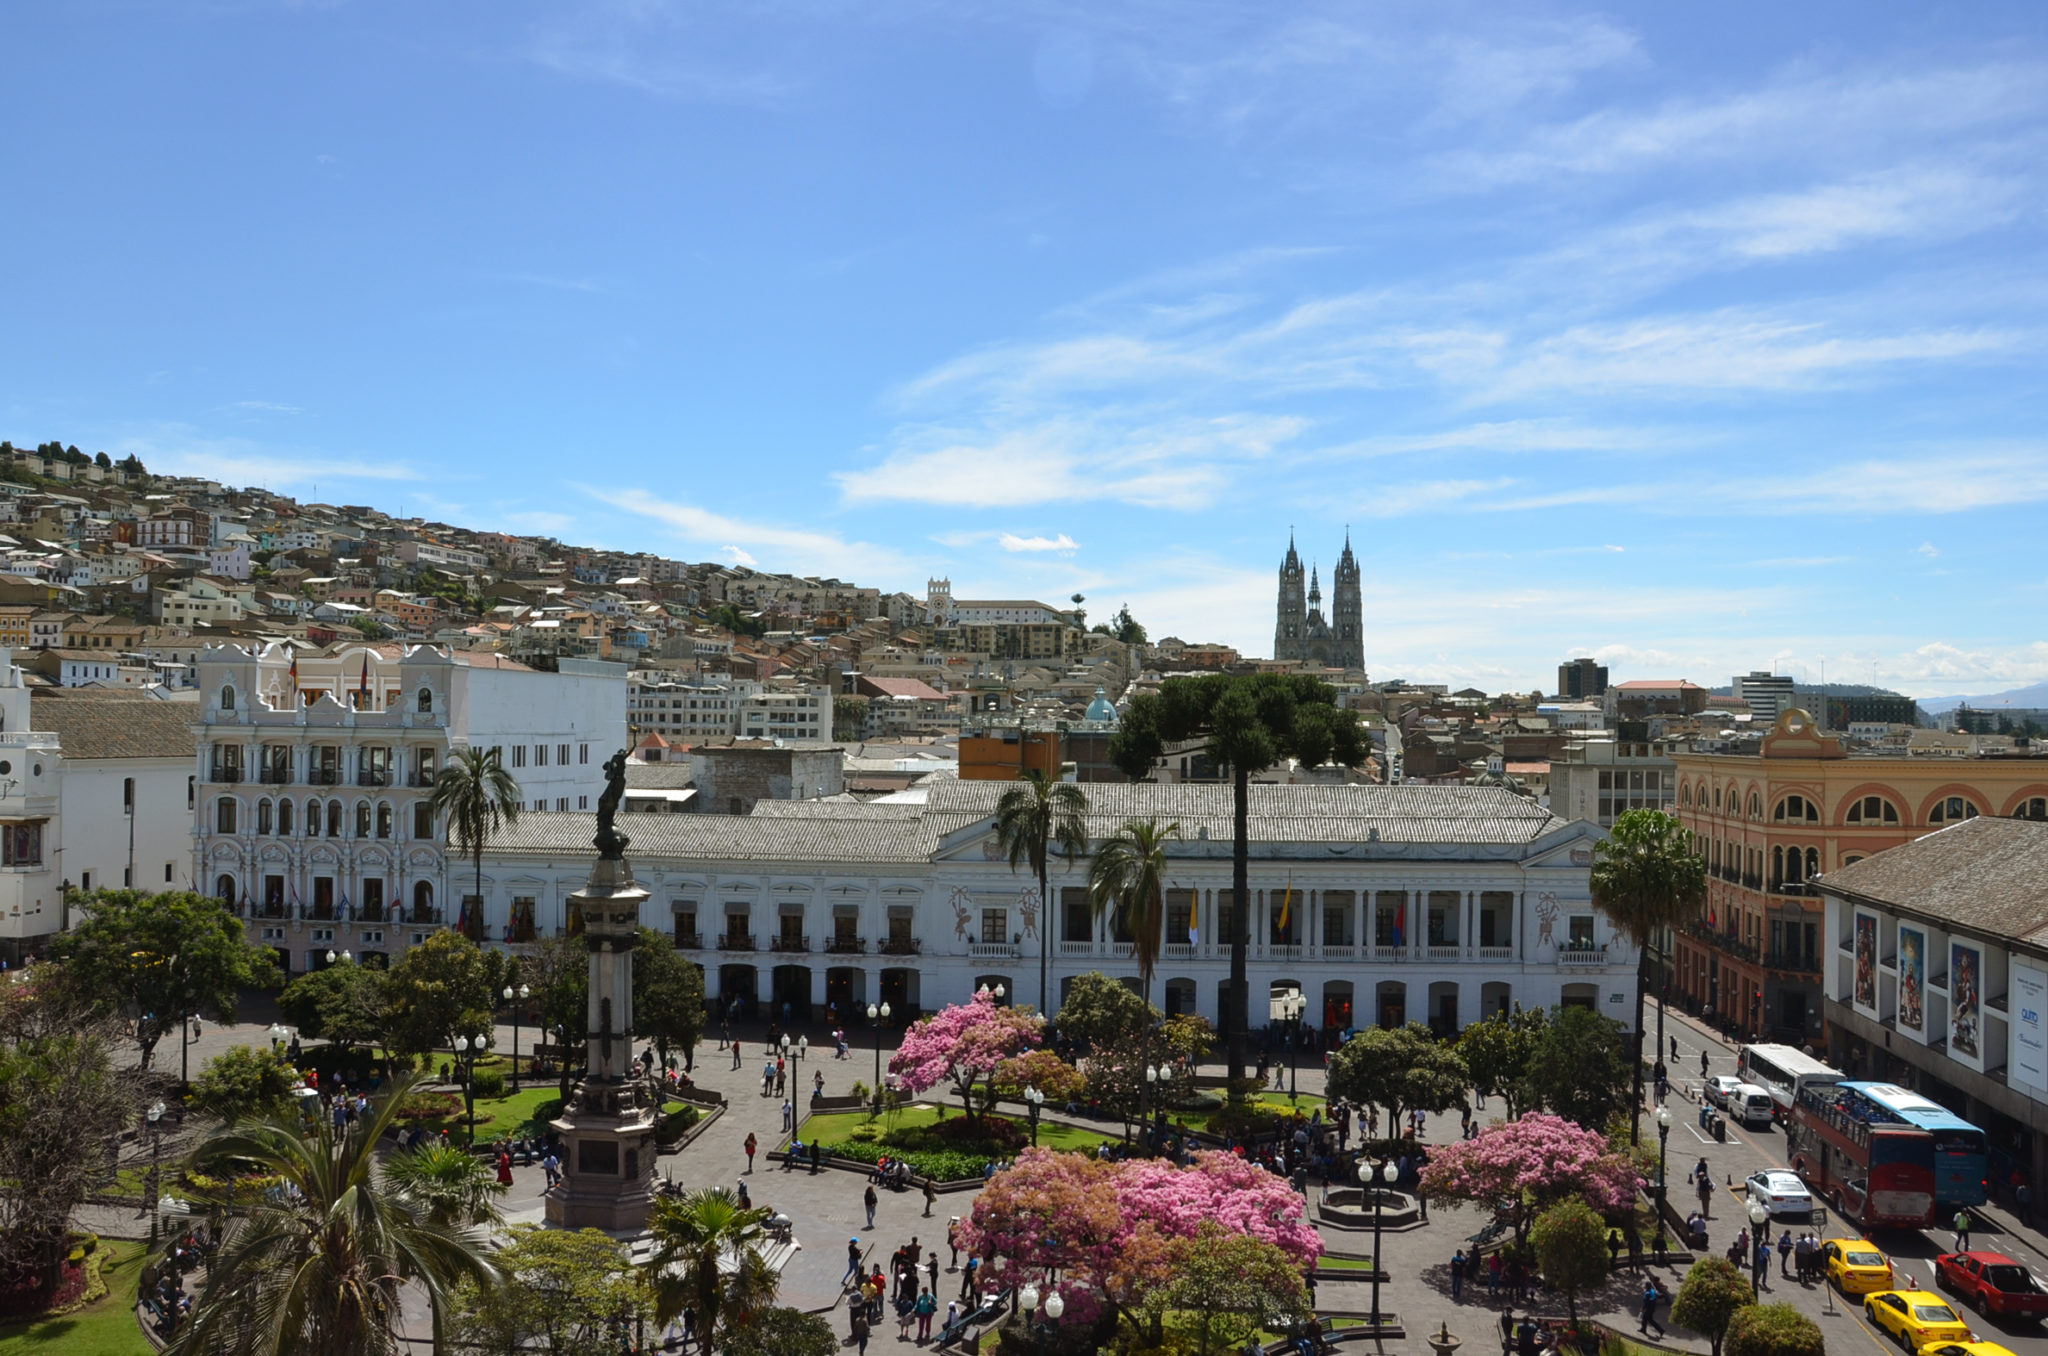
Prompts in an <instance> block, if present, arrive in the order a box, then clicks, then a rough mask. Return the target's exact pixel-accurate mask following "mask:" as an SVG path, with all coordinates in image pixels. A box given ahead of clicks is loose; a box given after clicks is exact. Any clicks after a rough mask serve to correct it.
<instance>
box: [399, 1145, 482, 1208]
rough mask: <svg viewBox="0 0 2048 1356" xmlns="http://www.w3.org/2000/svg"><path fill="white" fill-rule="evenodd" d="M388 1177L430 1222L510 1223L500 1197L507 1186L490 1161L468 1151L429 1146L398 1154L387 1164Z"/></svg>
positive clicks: (400, 1194)
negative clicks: (499, 1177)
mask: <svg viewBox="0 0 2048 1356" xmlns="http://www.w3.org/2000/svg"><path fill="white" fill-rule="evenodd" d="M384 1180H385V1182H386V1184H388V1185H389V1186H390V1187H391V1189H392V1190H393V1191H395V1192H397V1193H398V1195H399V1196H400V1197H401V1198H403V1199H404V1200H405V1201H406V1202H407V1203H408V1204H410V1205H412V1206H414V1207H416V1208H417V1209H419V1210H420V1211H422V1212H423V1213H424V1214H425V1215H426V1217H427V1220H428V1222H430V1223H433V1224H438V1225H441V1226H443V1227H446V1228H452V1229H466V1228H469V1227H470V1226H472V1225H497V1224H501V1223H503V1222H504V1214H503V1213H502V1212H501V1211H500V1210H499V1209H498V1197H500V1196H502V1195H504V1194H505V1190H506V1188H505V1184H504V1183H502V1182H500V1181H499V1180H498V1176H497V1172H496V1170H495V1169H494V1168H492V1167H491V1165H490V1164H489V1163H488V1162H486V1161H485V1160H484V1159H481V1158H479V1157H477V1156H476V1155H475V1154H473V1153H471V1152H470V1151H469V1150H467V1149H458V1148H456V1147H455V1146H454V1145H452V1144H429V1145H427V1146H426V1147H425V1148H421V1149H414V1150H411V1151H409V1152H406V1153H400V1154H393V1155H392V1156H391V1158H390V1159H389V1160H388V1161H387V1162H386V1163H385V1164H384Z"/></svg>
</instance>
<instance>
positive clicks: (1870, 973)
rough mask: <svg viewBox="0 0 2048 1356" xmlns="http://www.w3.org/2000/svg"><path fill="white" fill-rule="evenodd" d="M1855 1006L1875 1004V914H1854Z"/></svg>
mask: <svg viewBox="0 0 2048 1356" xmlns="http://www.w3.org/2000/svg"><path fill="white" fill-rule="evenodd" d="M1856 1006H1857V1007H1859V1008H1875V1007H1876V1006H1877V915H1876V914H1874V913H1859V914H1857V915H1856Z"/></svg>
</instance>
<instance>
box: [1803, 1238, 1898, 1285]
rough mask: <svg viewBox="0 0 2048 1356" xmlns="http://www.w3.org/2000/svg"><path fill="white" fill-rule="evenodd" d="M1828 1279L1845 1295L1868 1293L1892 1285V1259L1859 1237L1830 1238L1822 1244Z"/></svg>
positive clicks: (1822, 1255) (1822, 1257) (1821, 1257)
mask: <svg viewBox="0 0 2048 1356" xmlns="http://www.w3.org/2000/svg"><path fill="white" fill-rule="evenodd" d="M1820 1259H1821V1261H1822V1262H1823V1263H1825V1264H1826V1266H1827V1269H1828V1279H1829V1280H1831V1281H1833V1282H1834V1283H1835V1288H1836V1289H1837V1290H1840V1291H1841V1292H1842V1293H1843V1294H1845V1295H1869V1294H1874V1293H1876V1292H1877V1291H1879V1290H1889V1289H1891V1288H1892V1264H1891V1259H1890V1258H1888V1257H1886V1256H1885V1255H1884V1254H1883V1253H1882V1252H1879V1251H1878V1250H1877V1248H1876V1247H1875V1246H1874V1245H1873V1244H1870V1243H1866V1242H1865V1241H1864V1240H1862V1239H1860V1238H1831V1239H1829V1240H1828V1241H1827V1242H1825V1243H1823V1244H1821V1245H1820Z"/></svg>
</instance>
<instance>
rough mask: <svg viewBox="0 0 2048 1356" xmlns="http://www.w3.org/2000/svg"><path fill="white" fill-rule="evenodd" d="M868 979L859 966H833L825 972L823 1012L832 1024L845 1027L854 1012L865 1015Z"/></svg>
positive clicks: (850, 1020) (851, 1019)
mask: <svg viewBox="0 0 2048 1356" xmlns="http://www.w3.org/2000/svg"><path fill="white" fill-rule="evenodd" d="M867 1006H868V977H867V975H866V973H865V972H864V971H862V970H861V969H860V967H859V966H855V965H835V966H832V967H831V968H830V969H828V970H826V971H825V1011H826V1014H827V1015H828V1016H829V1017H830V1018H831V1019H832V1021H833V1022H834V1023H836V1024H837V1025H839V1026H842V1027H843V1026H846V1025H848V1024H849V1023H851V1022H852V1021H853V1015H854V1013H856V1012H860V1013H866V1011H867Z"/></svg>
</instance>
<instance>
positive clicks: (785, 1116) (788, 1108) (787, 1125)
mask: <svg viewBox="0 0 2048 1356" xmlns="http://www.w3.org/2000/svg"><path fill="white" fill-rule="evenodd" d="M795 1128H796V1108H795V1107H794V1106H792V1105H791V1104H790V1100H789V1099H788V1098H787V1097H785V1098H783V1099H782V1130H783V1133H784V1134H787V1133H789V1132H790V1131H791V1130H794V1129H795Z"/></svg>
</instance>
